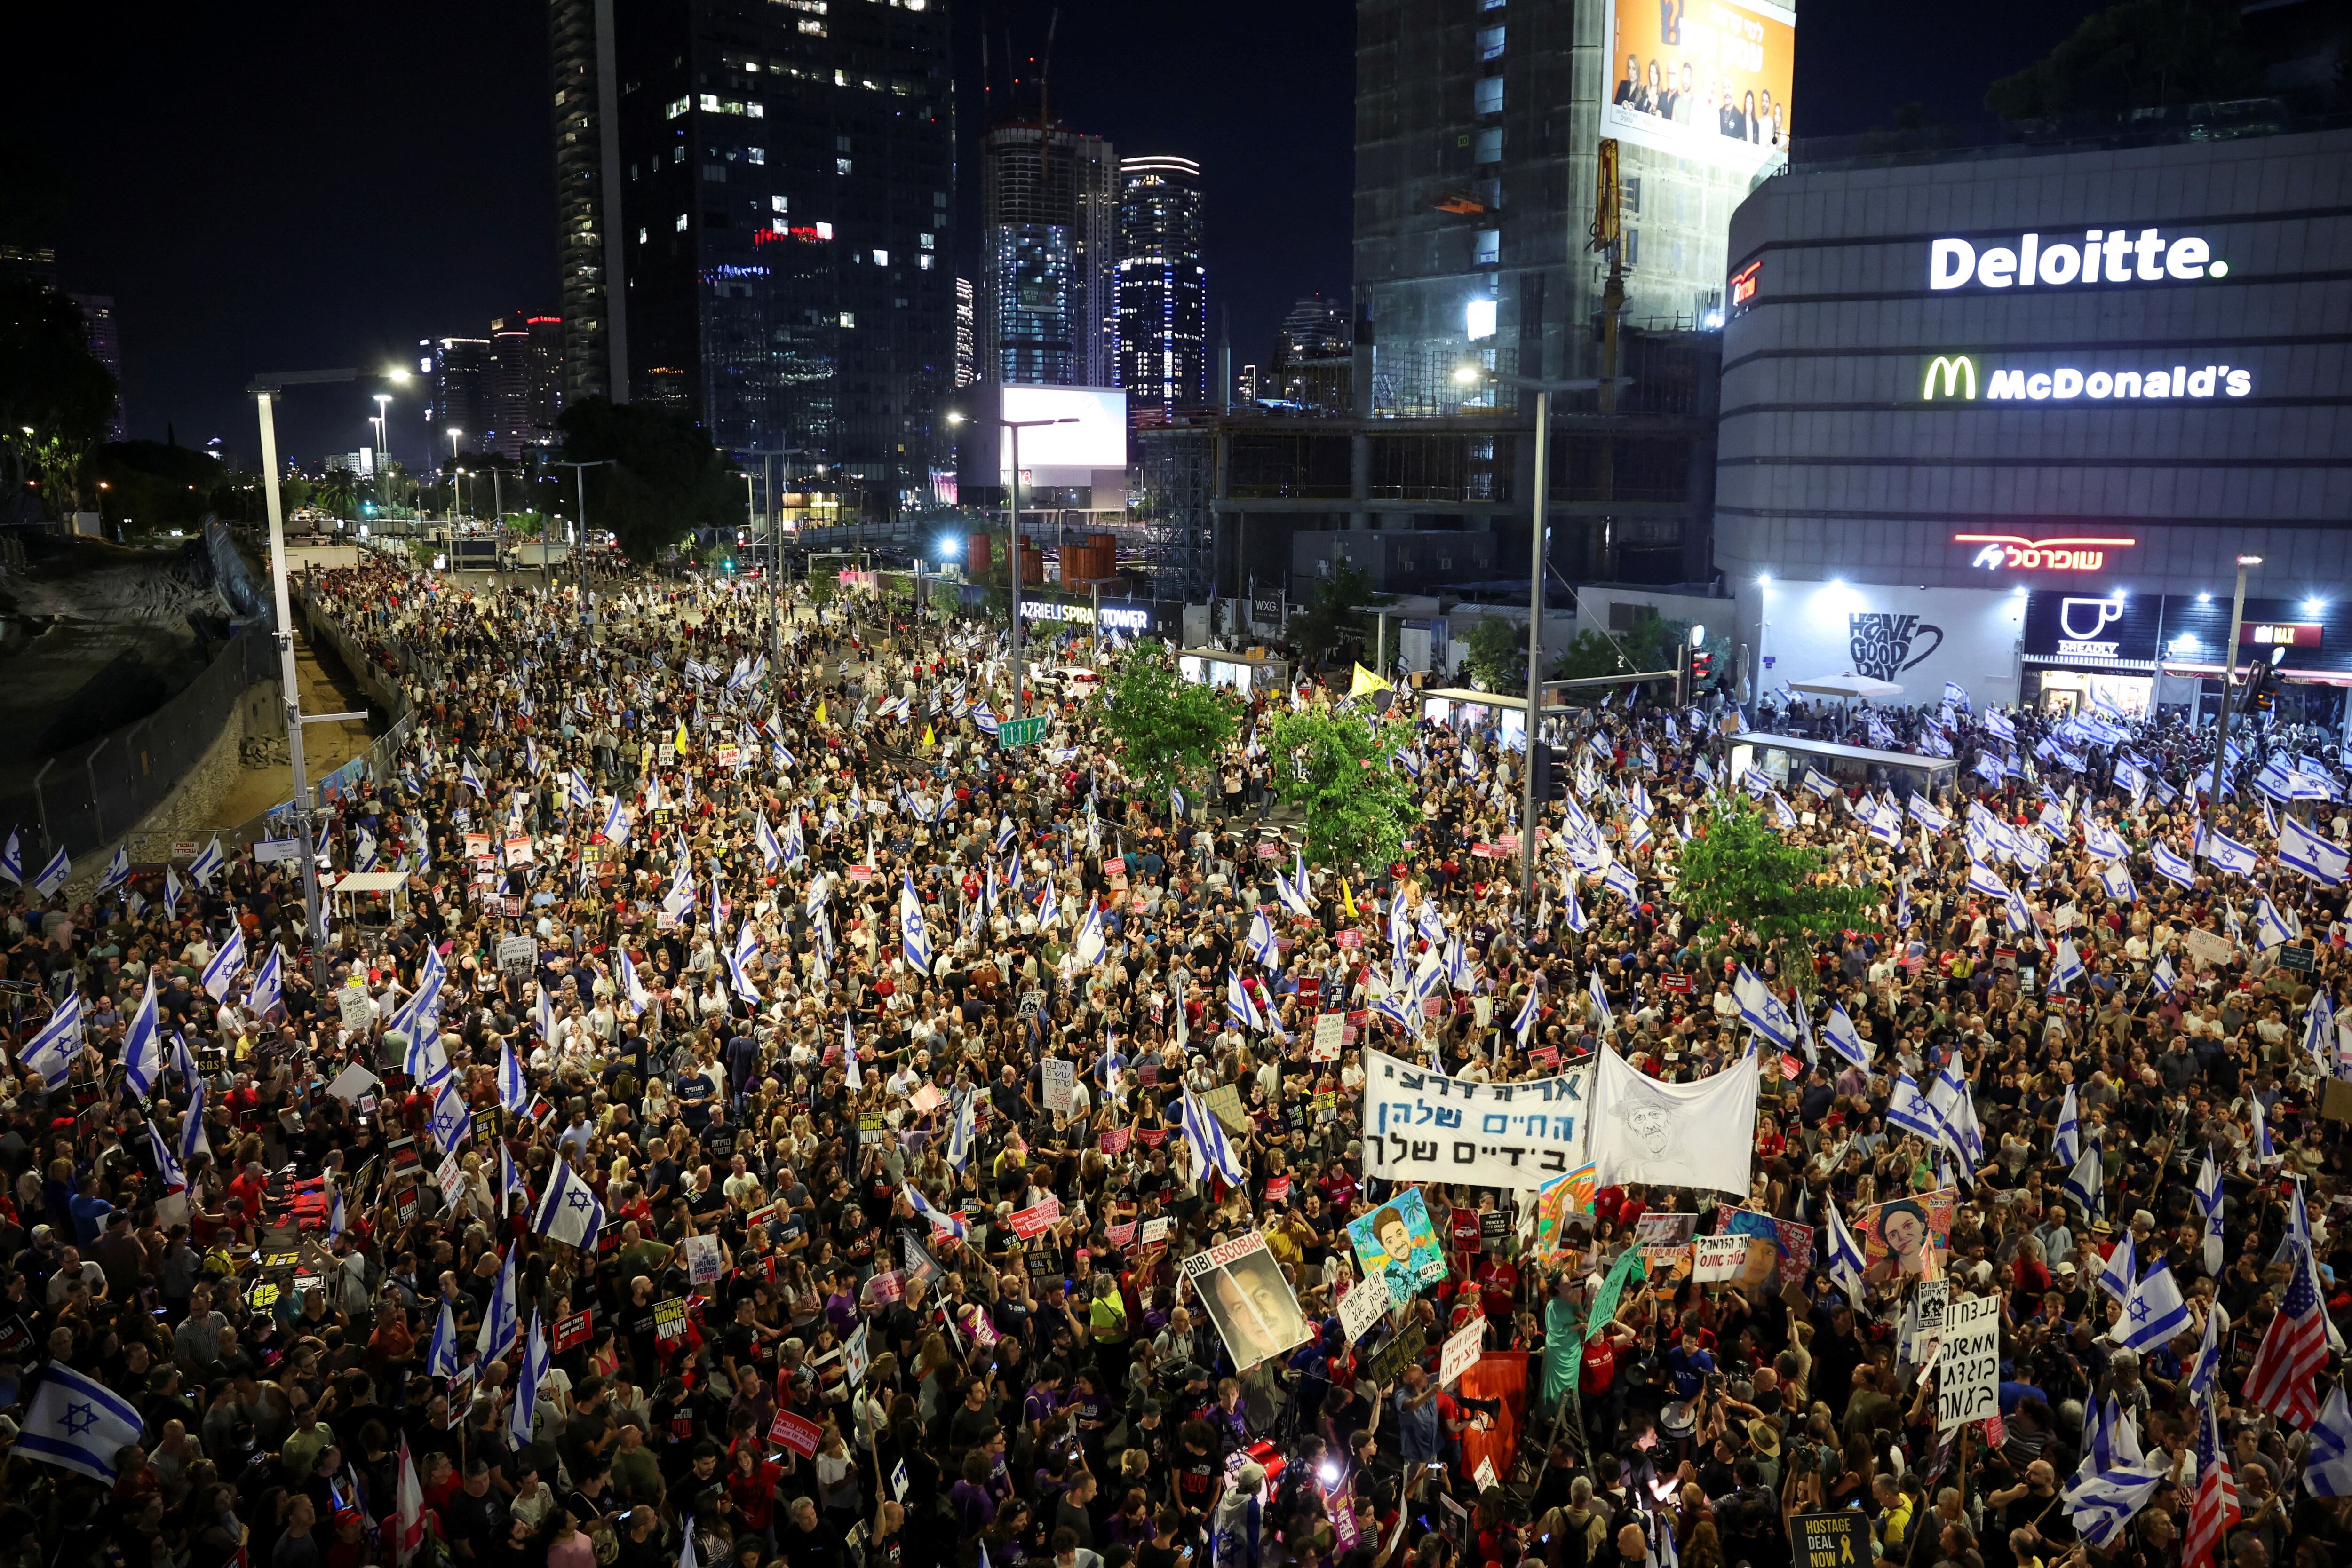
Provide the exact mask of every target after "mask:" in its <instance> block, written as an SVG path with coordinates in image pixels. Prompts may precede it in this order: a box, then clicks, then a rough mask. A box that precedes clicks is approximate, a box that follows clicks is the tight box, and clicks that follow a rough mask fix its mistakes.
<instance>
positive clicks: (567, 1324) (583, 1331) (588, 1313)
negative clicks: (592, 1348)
mask: <svg viewBox="0 0 2352 1568" xmlns="http://www.w3.org/2000/svg"><path fill="white" fill-rule="evenodd" d="M593 1317H594V1309H593V1308H588V1309H584V1310H583V1311H581V1312H574V1313H572V1315H571V1316H570V1317H568V1318H558V1319H556V1320H555V1340H554V1354H557V1355H561V1354H563V1353H564V1352H565V1351H567V1350H570V1349H571V1348H572V1346H574V1345H580V1344H586V1343H588V1338H589V1335H590V1334H591V1333H593Z"/></svg>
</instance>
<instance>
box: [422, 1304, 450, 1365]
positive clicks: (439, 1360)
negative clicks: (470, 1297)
mask: <svg viewBox="0 0 2352 1568" xmlns="http://www.w3.org/2000/svg"><path fill="white" fill-rule="evenodd" d="M425 1376H427V1377H455V1376H457V1319H456V1318H454V1317H452V1316H451V1315H450V1312H449V1298H448V1297H446V1296H444V1297H442V1298H441V1312H440V1315H439V1316H438V1317H436V1318H435V1319H434V1321H433V1340H432V1343H430V1344H428V1345H426V1346H425Z"/></svg>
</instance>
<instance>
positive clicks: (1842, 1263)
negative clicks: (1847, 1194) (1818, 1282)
mask: <svg viewBox="0 0 2352 1568" xmlns="http://www.w3.org/2000/svg"><path fill="white" fill-rule="evenodd" d="M1822 1214H1823V1216H1824V1217H1825V1218H1827V1219H1828V1221H1829V1225H1828V1227H1827V1229H1828V1233H1829V1234H1828V1243H1829V1244H1828V1246H1827V1248H1826V1249H1824V1250H1825V1255H1824V1257H1823V1258H1822V1270H1823V1271H1824V1272H1826V1273H1827V1274H1828V1275H1829V1277H1830V1283H1832V1285H1835V1286H1836V1287H1837V1288H1838V1289H1839V1290H1840V1291H1843V1293H1844V1295H1845V1299H1846V1304H1847V1305H1848V1306H1851V1307H1853V1309H1854V1310H1855V1311H1857V1312H1859V1311H1860V1310H1861V1308H1862V1298H1863V1284H1862V1279H1863V1267H1864V1265H1863V1257H1862V1249H1861V1247H1859V1246H1858V1245H1856V1244H1855V1242H1854V1239H1853V1231H1851V1230H1848V1229H1847V1228H1846V1225H1845V1218H1844V1217H1843V1215H1841V1214H1839V1213H1838V1207H1837V1199H1835V1198H1833V1197H1823V1198H1822Z"/></svg>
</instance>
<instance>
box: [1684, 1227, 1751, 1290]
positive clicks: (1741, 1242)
mask: <svg viewBox="0 0 2352 1568" xmlns="http://www.w3.org/2000/svg"><path fill="white" fill-rule="evenodd" d="M1747 1266H1748V1238H1747V1237H1745V1236H1701V1237H1697V1238H1695V1239H1694V1241H1693V1257H1692V1267H1691V1278H1692V1279H1694V1280H1696V1281H1698V1282H1699V1283H1700V1284H1702V1285H1712V1284H1717V1283H1720V1282H1721V1281H1726V1280H1734V1279H1737V1278H1738V1277H1739V1274H1740V1273H1741V1271H1742V1270H1745V1269H1746V1268H1747Z"/></svg>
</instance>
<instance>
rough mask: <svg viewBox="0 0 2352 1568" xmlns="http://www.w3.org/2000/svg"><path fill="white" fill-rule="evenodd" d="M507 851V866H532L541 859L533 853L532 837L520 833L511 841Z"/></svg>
mask: <svg viewBox="0 0 2352 1568" xmlns="http://www.w3.org/2000/svg"><path fill="white" fill-rule="evenodd" d="M506 849H507V864H509V865H510V866H517V865H530V864H533V863H535V862H537V860H538V858H539V857H538V856H537V855H535V854H533V853H532V852H531V847H530V835H529V834H528V833H519V834H517V835H515V836H514V837H513V838H510V839H509V840H508V841H507V844H506Z"/></svg>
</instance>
